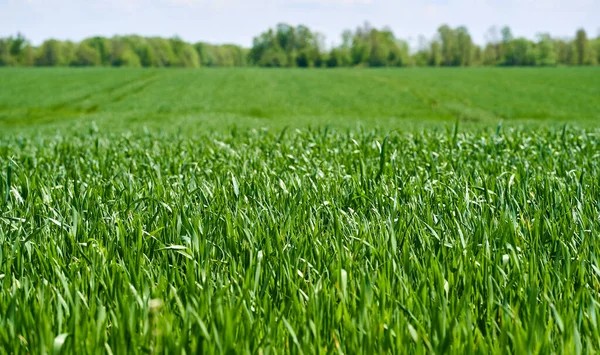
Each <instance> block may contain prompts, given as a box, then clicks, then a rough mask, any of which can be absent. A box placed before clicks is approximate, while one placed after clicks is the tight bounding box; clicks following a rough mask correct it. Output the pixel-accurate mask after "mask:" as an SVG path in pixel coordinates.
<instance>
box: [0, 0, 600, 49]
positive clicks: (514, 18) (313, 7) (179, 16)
mask: <svg viewBox="0 0 600 355" xmlns="http://www.w3.org/2000/svg"><path fill="white" fill-rule="evenodd" d="M365 21H368V22H369V23H370V24H371V25H372V26H374V27H378V28H380V27H383V26H389V27H390V28H391V29H392V30H393V31H394V33H395V34H396V37H398V38H402V39H405V40H408V41H409V42H410V43H411V44H412V45H413V46H414V45H415V44H416V43H417V42H418V38H419V36H420V35H424V36H425V37H426V38H428V39H429V38H431V37H432V36H433V35H434V34H435V32H436V29H437V28H438V27H439V26H440V25H441V24H449V25H450V26H453V27H454V26H459V25H465V26H467V28H468V29H469V31H470V33H471V36H472V37H473V40H474V41H475V42H476V43H484V42H485V41H486V39H487V37H486V33H487V32H488V29H489V28H490V27H491V26H493V25H495V26H498V27H501V26H503V25H508V26H510V27H511V29H512V32H513V34H514V35H515V36H524V37H528V38H532V39H533V38H535V37H536V35H537V34H538V33H540V32H546V33H550V34H551V35H553V36H556V37H573V36H574V33H575V31H576V29H578V28H584V29H585V30H586V31H587V33H588V36H590V37H592V36H594V37H595V36H597V35H598V34H599V31H600V0H422V1H416V0H412V1H409V0H0V37H6V36H9V35H13V34H16V33H17V32H18V31H20V32H21V33H23V34H24V35H25V36H26V37H27V38H28V39H29V40H30V41H31V42H32V43H33V44H34V45H39V44H40V43H41V42H42V41H43V40H45V39H48V38H56V39H61V40H66V39H68V40H74V41H78V40H81V39H83V38H86V37H90V36H94V35H102V36H112V35H116V34H119V35H125V34H139V35H144V36H161V37H172V36H175V35H177V36H179V37H181V38H182V39H184V40H186V41H189V42H197V41H206V42H211V43H235V44H240V45H243V46H248V47H249V46H251V44H252V39H253V37H254V36H256V35H258V34H260V33H261V32H263V31H265V30H266V29H268V28H269V27H273V26H274V25H276V24H277V23H280V22H285V23H289V24H292V25H298V24H304V25H306V26H308V27H310V28H311V29H313V30H316V31H318V32H321V33H323V34H324V35H325V36H326V44H327V45H334V44H338V43H339V42H340V36H341V33H342V31H343V30H345V29H355V28H356V27H357V26H359V25H361V24H363V23H364V22H365Z"/></svg>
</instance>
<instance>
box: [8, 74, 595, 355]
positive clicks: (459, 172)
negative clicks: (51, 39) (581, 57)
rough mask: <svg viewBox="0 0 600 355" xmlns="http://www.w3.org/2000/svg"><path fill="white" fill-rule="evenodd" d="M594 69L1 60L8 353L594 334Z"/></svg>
mask: <svg viewBox="0 0 600 355" xmlns="http://www.w3.org/2000/svg"><path fill="white" fill-rule="evenodd" d="M599 76H600V68H557V69H509V70H502V69H463V70H460V69H440V70H436V69H417V70H412V69H407V70H329V71H321V70H311V71H303V70H255V69H243V70H240V69H238V70H230V69H222V70H126V69H123V70H108V69H91V70H89V69H86V70H75V69H51V70H47V69H28V70H22V69H6V70H0V83H1V86H0V87H1V88H0V352H2V350H5V351H4V352H9V353H10V352H14V353H32V354H37V353H49V352H53V353H54V354H60V353H76V354H84V353H98V352H106V353H108V354H111V353H114V354H125V353H166V352H168V353H177V354H179V353H186V354H193V353H247V354H261V353H262V354H273V353H297V354H302V353H304V354H315V353H347V354H356V353H415V354H425V353H440V354H441V353H462V354H470V353H495V354H505V353H507V352H512V353H515V354H524V353H533V354H548V353H563V352H564V353H574V354H575V353H595V352H598V351H600V324H599V323H598V319H600V297H599V294H598V290H600V260H599V255H600V238H598V236H599V235H600V219H599V218H598V216H599V215H600V180H599V179H598V177H599V176H600V153H599V152H600V129H598V128H596V127H595V125H596V122H598V120H599V119H600V107H599V106H600V100H599V99H598V98H599V97H600V92H599V90H600V80H598V77H599ZM500 122H502V124H500ZM565 123H569V124H568V125H565ZM234 125H235V128H233V126H234ZM262 127H266V128H269V129H260V128H262ZM284 127H290V129H283V128H284Z"/></svg>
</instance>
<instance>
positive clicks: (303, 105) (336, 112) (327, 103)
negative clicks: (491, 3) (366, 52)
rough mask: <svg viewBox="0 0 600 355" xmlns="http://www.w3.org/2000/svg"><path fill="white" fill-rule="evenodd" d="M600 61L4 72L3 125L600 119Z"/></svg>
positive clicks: (388, 125)
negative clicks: (427, 66) (523, 64)
mask: <svg viewBox="0 0 600 355" xmlns="http://www.w3.org/2000/svg"><path fill="white" fill-rule="evenodd" d="M598 78H600V68H596V67H593V68H545V69H544V68H512V69H502V68H470V69H460V68H453V69H449V68H448V69H425V68H420V69H401V70H397V69H395V70H392V69H390V70H355V69H339V70H289V69H287V70H286V69H283V70H281V69H280V70H278V69H274V70H264V69H215V70H210V69H208V70H206V69H201V70H185V69H183V70H142V69H137V70H136V69H116V70H115V69H68V68H65V69H9V68H3V69H0V82H1V86H2V90H0V128H1V129H4V130H8V129H10V128H11V127H17V128H22V127H25V126H32V125H35V127H36V129H39V128H43V127H48V126H49V125H50V126H51V127H52V128H54V127H56V126H62V127H72V126H73V125H74V124H81V123H86V122H87V123H89V122H91V121H94V122H95V123H96V124H97V125H100V126H106V127H109V128H111V129H115V128H116V127H117V126H118V127H122V128H127V126H129V125H130V124H132V123H136V126H139V125H137V124H139V123H141V124H142V125H144V126H148V127H152V126H155V127H157V128H161V129H163V128H164V127H165V124H168V125H169V126H172V125H175V126H177V127H183V128H185V129H186V130H187V129H192V130H194V129H198V130H203V129H222V128H226V127H229V126H231V125H234V124H235V125H237V126H238V127H253V128H258V127H273V128H282V127H284V126H288V125H289V126H295V127H304V126H306V125H309V124H310V125H312V126H324V125H327V124H329V125H334V126H339V127H351V128H352V127H356V125H357V124H361V125H363V126H366V127H375V126H381V127H383V128H384V129H392V128H397V127H404V126H405V125H406V124H415V123H424V122H439V121H455V120H456V119H459V120H461V121H464V122H471V123H483V124H484V125H488V124H497V123H499V122H500V121H523V120H536V121H539V120H546V121H558V122H571V123H581V124H583V123H585V122H590V121H591V122H594V121H595V120H597V119H599V118H600V100H599V99H598V98H599V97H600V80H598Z"/></svg>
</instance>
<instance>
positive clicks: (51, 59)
mask: <svg viewBox="0 0 600 355" xmlns="http://www.w3.org/2000/svg"><path fill="white" fill-rule="evenodd" d="M61 47H62V44H61V42H59V41H57V40H55V39H49V40H47V41H44V43H42V46H41V47H40V49H39V51H38V55H37V58H36V60H35V62H36V64H37V65H39V66H59V65H66V64H67V62H66V61H65V59H64V58H63V57H62V55H63V53H64V52H63V51H62V49H61Z"/></svg>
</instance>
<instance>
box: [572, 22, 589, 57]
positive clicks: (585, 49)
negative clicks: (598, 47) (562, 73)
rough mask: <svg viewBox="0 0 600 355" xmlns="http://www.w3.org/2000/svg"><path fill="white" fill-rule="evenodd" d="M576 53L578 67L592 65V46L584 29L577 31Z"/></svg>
mask: <svg viewBox="0 0 600 355" xmlns="http://www.w3.org/2000/svg"><path fill="white" fill-rule="evenodd" d="M575 51H576V59H575V60H574V62H575V63H576V64H577V65H586V64H591V63H590V44H589V42H588V39H587V34H586V33H585V30H584V29H579V30H577V33H576V34H575Z"/></svg>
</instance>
